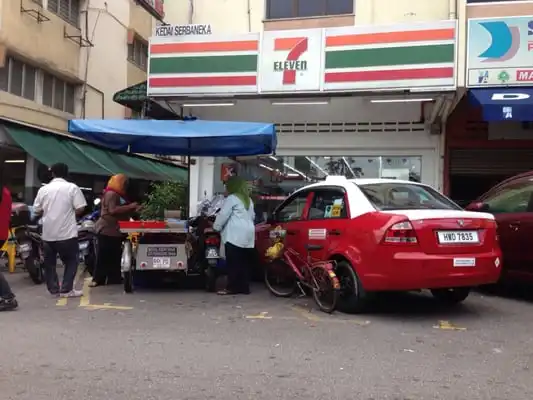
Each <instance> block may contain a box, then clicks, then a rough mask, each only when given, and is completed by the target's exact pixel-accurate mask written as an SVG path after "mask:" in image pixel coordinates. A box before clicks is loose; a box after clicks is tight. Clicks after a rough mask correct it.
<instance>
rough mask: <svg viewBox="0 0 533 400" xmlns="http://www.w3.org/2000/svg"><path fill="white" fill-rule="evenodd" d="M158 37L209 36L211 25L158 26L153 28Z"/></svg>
mask: <svg viewBox="0 0 533 400" xmlns="http://www.w3.org/2000/svg"><path fill="white" fill-rule="evenodd" d="M155 35H156V36H158V37H170V36H192V35H197V36H201V35H211V25H159V26H158V27H157V28H155Z"/></svg>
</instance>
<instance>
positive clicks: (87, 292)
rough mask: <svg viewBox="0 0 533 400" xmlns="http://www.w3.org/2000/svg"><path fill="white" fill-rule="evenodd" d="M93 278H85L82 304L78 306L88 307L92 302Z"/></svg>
mask: <svg viewBox="0 0 533 400" xmlns="http://www.w3.org/2000/svg"><path fill="white" fill-rule="evenodd" d="M91 280H92V279H91V278H85V280H84V281H83V289H82V290H83V295H82V296H81V298H80V305H79V306H78V307H87V306H88V305H90V304H91V287H90V286H89V285H90V283H91Z"/></svg>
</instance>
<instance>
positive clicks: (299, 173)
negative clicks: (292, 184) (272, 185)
mask: <svg viewBox="0 0 533 400" xmlns="http://www.w3.org/2000/svg"><path fill="white" fill-rule="evenodd" d="M283 165H285V166H286V167H287V168H289V169H290V170H291V171H294V172H296V173H297V174H298V175H300V176H301V177H302V178H304V179H306V180H308V181H310V180H311V179H309V177H308V176H307V175H306V174H304V173H303V172H302V171H298V170H297V169H296V168H294V167H293V166H291V165H289V164H287V163H283ZM287 176H291V174H287ZM292 176H296V175H294V174H293V175H292Z"/></svg>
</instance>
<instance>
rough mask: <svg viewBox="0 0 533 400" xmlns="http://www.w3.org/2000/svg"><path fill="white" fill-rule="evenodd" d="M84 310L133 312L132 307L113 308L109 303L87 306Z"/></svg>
mask: <svg viewBox="0 0 533 400" xmlns="http://www.w3.org/2000/svg"><path fill="white" fill-rule="evenodd" d="M84 308H85V309H86V310H123V311H125V310H133V307H125V306H113V305H111V304H110V303H104V304H89V305H87V306H85V307H84Z"/></svg>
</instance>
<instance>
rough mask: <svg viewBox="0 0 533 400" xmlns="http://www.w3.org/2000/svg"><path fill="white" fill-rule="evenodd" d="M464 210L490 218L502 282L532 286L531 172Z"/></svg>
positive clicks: (514, 179) (532, 193) (518, 176)
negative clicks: (496, 238)
mask: <svg viewBox="0 0 533 400" xmlns="http://www.w3.org/2000/svg"><path fill="white" fill-rule="evenodd" d="M466 209H467V210H470V211H481V212H485V213H490V214H493V215H494V218H495V220H496V222H497V224H498V236H499V239H500V246H501V249H502V252H503V265H502V279H505V280H509V281H514V282H527V283H533V246H532V238H533V172H527V173H524V174H521V175H517V176H514V177H512V178H510V179H507V180H505V181H503V182H501V183H500V184H498V185H496V186H495V187H493V188H492V189H491V190H489V191H488V192H487V193H485V194H484V195H483V196H481V197H480V198H479V199H478V200H477V201H475V202H474V203H472V204H470V205H468V206H467V207H466Z"/></svg>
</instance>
